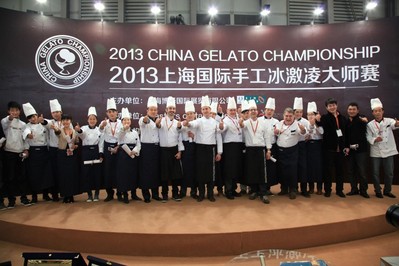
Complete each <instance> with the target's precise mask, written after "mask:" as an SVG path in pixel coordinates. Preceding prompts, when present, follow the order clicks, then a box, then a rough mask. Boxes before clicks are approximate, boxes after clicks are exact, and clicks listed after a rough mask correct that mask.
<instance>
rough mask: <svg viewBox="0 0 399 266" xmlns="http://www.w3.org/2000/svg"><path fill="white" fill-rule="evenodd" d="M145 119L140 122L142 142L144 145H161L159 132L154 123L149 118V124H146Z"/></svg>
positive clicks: (142, 118)
mask: <svg viewBox="0 0 399 266" xmlns="http://www.w3.org/2000/svg"><path fill="white" fill-rule="evenodd" d="M143 120H144V117H141V118H140V120H139V126H140V141H141V142H142V143H159V131H158V128H157V126H156V124H155V122H154V121H152V119H151V118H148V120H149V122H148V123H147V124H146V123H144V121H143Z"/></svg>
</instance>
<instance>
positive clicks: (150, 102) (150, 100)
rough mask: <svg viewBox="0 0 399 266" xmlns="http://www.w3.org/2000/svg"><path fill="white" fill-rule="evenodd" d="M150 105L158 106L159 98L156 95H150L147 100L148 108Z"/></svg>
mask: <svg viewBox="0 0 399 266" xmlns="http://www.w3.org/2000/svg"><path fill="white" fill-rule="evenodd" d="M149 107H157V108H158V102H157V98H155V97H152V96H150V97H148V101H147V108H149Z"/></svg>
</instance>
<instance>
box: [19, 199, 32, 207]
mask: <svg viewBox="0 0 399 266" xmlns="http://www.w3.org/2000/svg"><path fill="white" fill-rule="evenodd" d="M21 204H22V205H24V206H25V207H28V206H31V205H32V203H31V202H30V201H29V200H28V199H23V200H21Z"/></svg>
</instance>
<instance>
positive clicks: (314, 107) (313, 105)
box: [307, 102, 317, 113]
mask: <svg viewBox="0 0 399 266" xmlns="http://www.w3.org/2000/svg"><path fill="white" fill-rule="evenodd" d="M307 111H308V113H317V105H316V102H308V110H307Z"/></svg>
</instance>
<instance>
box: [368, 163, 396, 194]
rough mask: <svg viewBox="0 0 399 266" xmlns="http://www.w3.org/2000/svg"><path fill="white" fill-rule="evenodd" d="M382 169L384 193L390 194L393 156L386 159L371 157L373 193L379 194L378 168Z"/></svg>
mask: <svg viewBox="0 0 399 266" xmlns="http://www.w3.org/2000/svg"><path fill="white" fill-rule="evenodd" d="M381 163H382V167H383V168H384V193H388V192H391V189H392V181H393V156H389V157H387V158H375V157H371V164H372V166H373V183H374V191H375V193H381V186H380V166H381Z"/></svg>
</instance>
